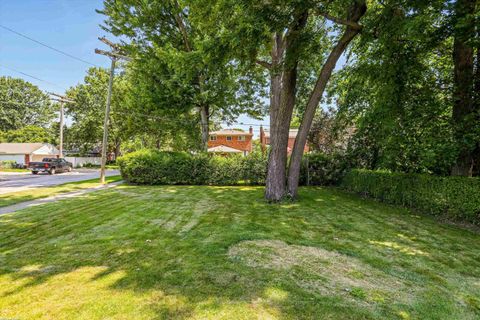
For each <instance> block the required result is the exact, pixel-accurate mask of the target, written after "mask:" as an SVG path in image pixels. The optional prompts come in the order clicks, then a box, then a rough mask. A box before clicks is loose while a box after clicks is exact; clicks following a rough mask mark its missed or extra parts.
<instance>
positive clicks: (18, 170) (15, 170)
mask: <svg viewBox="0 0 480 320" xmlns="http://www.w3.org/2000/svg"><path fill="white" fill-rule="evenodd" d="M0 172H30V170H28V169H15V168H0Z"/></svg>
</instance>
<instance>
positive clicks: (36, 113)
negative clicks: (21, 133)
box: [0, 77, 56, 131]
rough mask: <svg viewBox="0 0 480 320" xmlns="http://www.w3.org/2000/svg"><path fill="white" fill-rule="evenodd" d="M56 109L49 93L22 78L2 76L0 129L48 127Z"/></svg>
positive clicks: (0, 84) (0, 87)
mask: <svg viewBox="0 0 480 320" xmlns="http://www.w3.org/2000/svg"><path fill="white" fill-rule="evenodd" d="M55 111H56V109H54V106H53V105H52V104H51V103H50V99H49V97H48V95H46V94H45V93H43V92H42V91H40V89H39V88H38V87H37V86H35V85H33V84H31V83H29V82H27V81H25V80H22V79H16V78H10V77H0V131H10V130H18V129H21V128H23V127H26V126H37V127H42V128H48V127H49V126H50V124H51V121H52V120H53V118H55V117H56V115H55Z"/></svg>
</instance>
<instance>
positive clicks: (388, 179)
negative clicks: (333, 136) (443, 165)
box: [341, 170, 480, 224]
mask: <svg viewBox="0 0 480 320" xmlns="http://www.w3.org/2000/svg"><path fill="white" fill-rule="evenodd" d="M341 187H342V188H344V189H346V190H348V191H351V192H355V193H359V194H362V195H365V196H369V197H372V198H375V199H378V200H380V201H384V202H387V203H391V204H397V205H402V206H405V207H409V208H414V209H417V210H419V211H421V212H425V213H429V214H432V215H437V216H445V217H447V218H450V219H454V220H460V221H466V222H470V223H474V224H480V179H478V178H466V177H439V176H431V175H425V174H405V173H391V172H386V171H371V170H352V171H350V172H348V173H347V174H346V175H345V177H344V178H343V180H342V182H341Z"/></svg>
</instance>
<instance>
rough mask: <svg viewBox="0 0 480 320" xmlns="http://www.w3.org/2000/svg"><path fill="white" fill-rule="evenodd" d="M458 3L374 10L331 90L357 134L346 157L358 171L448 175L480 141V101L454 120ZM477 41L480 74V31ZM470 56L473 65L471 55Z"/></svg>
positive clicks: (388, 5) (396, 5) (401, 4)
mask: <svg viewBox="0 0 480 320" xmlns="http://www.w3.org/2000/svg"><path fill="white" fill-rule="evenodd" d="M456 3H457V4H456V5H457V7H455V6H454V5H453V4H454V3H453V2H448V1H386V2H385V4H384V5H383V6H373V7H372V9H373V10H371V11H370V13H371V15H369V16H368V21H365V25H366V27H367V29H366V30H365V32H364V33H363V34H362V37H361V39H360V41H358V42H357V43H356V45H355V46H354V47H352V54H351V59H350V60H349V61H348V62H347V65H346V67H345V68H344V69H343V70H342V71H341V72H339V73H338V74H337V75H336V79H335V81H333V82H332V84H333V85H332V87H331V91H330V93H331V94H332V95H331V96H332V97H334V98H335V100H336V102H337V105H338V119H337V120H338V121H340V122H343V124H344V125H345V126H351V127H354V128H355V129H356V130H355V134H354V136H353V139H352V140H351V143H350V145H349V150H348V152H349V154H350V156H351V157H352V158H354V159H355V165H356V166H357V167H359V168H367V169H388V170H391V171H396V172H412V173H413V172H414V173H434V174H438V175H449V174H451V170H452V166H453V165H454V164H455V162H456V161H457V160H456V159H457V158H458V156H459V153H460V152H461V150H462V149H465V148H467V149H469V150H472V149H474V148H475V145H476V144H478V142H479V141H480V127H479V125H478V124H479V123H480V122H478V120H477V121H475V119H478V116H479V115H480V111H479V109H478V106H479V105H480V104H478V101H477V110H476V111H475V107H473V106H471V107H468V108H467V109H468V110H466V111H464V112H463V114H464V115H465V119H463V120H462V121H463V123H460V121H457V120H455V117H454V116H452V114H454V113H455V112H454V105H455V103H458V100H459V97H458V96H457V95H456V92H455V90H454V88H455V87H456V86H458V84H457V83H456V82H457V78H458V76H459V73H460V71H458V70H457V71H456V72H454V69H455V66H454V63H455V61H454V60H453V59H452V56H453V55H454V52H455V48H454V42H455V39H456V37H457V35H456V34H455V32H453V31H452V30H454V29H455V28H456V27H457V26H458V25H461V24H462V23H463V20H462V17H458V13H457V12H456V11H457V9H456V8H458V5H459V6H461V5H462V4H461V1H456ZM470 3H471V2H470ZM478 10H480V6H478V5H477V11H478ZM478 25H479V24H478V23H477V26H478ZM468 36H469V37H470V36H472V37H474V35H468ZM476 37H477V40H476V41H477V49H476V51H477V58H476V60H477V61H476V63H477V67H476V69H477V70H476V72H477V77H478V75H480V72H479V71H478V70H479V68H478V66H480V64H479V63H480V62H479V61H478V59H479V57H480V55H479V54H478V41H479V39H478V30H477V36H476ZM470 40H471V41H470V42H469V45H470V46H471V47H474V46H475V40H474V39H473V38H472V39H470ZM467 58H468V57H467ZM468 59H470V60H471V62H472V64H473V59H474V57H473V55H471V57H470V58H468ZM465 68H466V69H465V71H468V70H467V69H468V68H467V66H466V67H465ZM472 69H473V68H472ZM471 71H473V70H471ZM471 71H470V72H471ZM455 74H457V75H456V76H455ZM477 81H478V80H477ZM478 83H480V82H478ZM471 89H473V88H466V87H465V90H466V92H468V91H470V92H472V91H473V90H471ZM469 94H471V93H467V94H466V95H469ZM477 99H478V97H477ZM465 123H468V125H466V124H465ZM460 127H465V128H468V129H465V130H464V129H461V128H460ZM460 129H461V130H460ZM459 130H460V131H461V132H462V133H461V135H460V136H459V134H458V132H459ZM456 132H457V133H456ZM479 155H480V153H479ZM478 160H480V158H478V159H477V162H478V163H480V161H478ZM464 175H468V174H464Z"/></svg>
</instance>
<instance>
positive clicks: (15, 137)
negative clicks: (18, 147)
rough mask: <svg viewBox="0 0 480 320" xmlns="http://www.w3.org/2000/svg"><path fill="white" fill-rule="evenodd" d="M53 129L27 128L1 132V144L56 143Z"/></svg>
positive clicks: (30, 126)
mask: <svg viewBox="0 0 480 320" xmlns="http://www.w3.org/2000/svg"><path fill="white" fill-rule="evenodd" d="M52 129H53V128H49V129H45V128H42V127H37V126H32V125H29V126H25V127H22V128H20V129H16V130H8V131H5V132H2V131H0V142H17V143H24V142H49V143H53V142H55V141H54V140H55V138H54V137H55V136H56V134H54V133H53V132H52Z"/></svg>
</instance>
